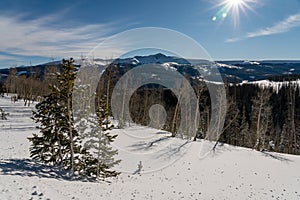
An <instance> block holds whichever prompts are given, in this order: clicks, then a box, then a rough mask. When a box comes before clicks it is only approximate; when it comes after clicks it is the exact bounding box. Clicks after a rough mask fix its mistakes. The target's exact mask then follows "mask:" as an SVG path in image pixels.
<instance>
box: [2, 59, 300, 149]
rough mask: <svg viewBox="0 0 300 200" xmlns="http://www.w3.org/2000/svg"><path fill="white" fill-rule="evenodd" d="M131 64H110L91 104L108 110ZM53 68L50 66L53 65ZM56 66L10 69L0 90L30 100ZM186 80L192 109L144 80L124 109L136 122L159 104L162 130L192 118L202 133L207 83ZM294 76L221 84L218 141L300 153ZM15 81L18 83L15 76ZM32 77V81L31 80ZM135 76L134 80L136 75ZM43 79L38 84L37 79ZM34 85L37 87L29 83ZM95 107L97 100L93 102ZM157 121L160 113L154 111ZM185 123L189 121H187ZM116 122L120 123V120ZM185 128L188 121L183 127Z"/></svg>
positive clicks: (207, 111)
mask: <svg viewBox="0 0 300 200" xmlns="http://www.w3.org/2000/svg"><path fill="white" fill-rule="evenodd" d="M130 69H131V66H126V67H122V68H121V67H119V66H117V65H112V64H111V65H109V66H108V67H107V68H106V71H105V72H104V74H103V76H102V78H101V79H100V81H99V83H98V88H97V98H96V99H97V100H98V103H97V102H96V104H98V105H101V104H103V102H101V101H105V105H106V108H107V110H108V111H109V114H110V115H112V113H111V105H110V103H111V95H112V92H113V90H114V87H115V85H116V84H117V82H118V81H119V80H120V78H121V77H122V76H123V74H125V73H126V72H127V71H128V70H130ZM52 70H53V69H52ZM57 71H59V69H55V68H54V70H53V71H51V70H49V72H46V73H44V75H43V76H37V74H38V73H36V72H35V73H32V74H33V75H30V76H28V75H26V76H25V75H24V76H20V75H18V76H16V73H15V72H14V71H13V69H12V71H11V73H10V75H9V78H8V79H7V82H6V84H5V87H4V88H5V90H6V91H7V92H11V93H17V94H18V97H20V98H21V97H23V98H24V97H25V98H27V97H28V96H29V97H30V98H31V99H32V100H34V99H36V97H37V96H41V97H44V96H45V95H47V94H49V93H50V92H51V90H49V88H48V86H47V85H49V83H50V84H51V83H53V81H55V79H53V76H52V75H53V74H56V73H57ZM186 77H187V79H188V80H189V81H190V83H191V85H192V87H193V89H194V91H195V93H196V96H197V100H198V105H197V109H196V110H194V111H188V112H186V116H181V113H182V112H181V108H182V105H180V102H179V101H178V99H177V97H176V95H175V94H174V93H173V92H172V90H170V89H168V88H165V87H163V86H161V85H155V84H149V85H144V86H142V87H140V88H139V89H137V90H136V91H135V92H134V93H133V95H132V96H131V98H130V102H129V110H130V115H131V119H132V120H133V121H134V122H135V123H137V124H141V125H149V123H150V116H149V109H150V108H151V107H152V106H153V105H155V104H160V105H162V106H163V107H164V108H165V110H166V119H165V124H164V126H163V129H164V130H167V131H170V132H171V133H172V136H182V133H180V132H178V127H179V125H181V124H180V123H182V122H183V123H187V122H189V121H193V122H195V123H198V126H199V128H198V130H196V133H195V134H193V135H192V136H193V139H194V140H196V139H200V138H207V135H208V134H207V133H208V132H209V131H211V130H209V122H210V119H211V116H212V111H211V102H210V94H209V91H208V88H207V86H206V83H205V82H204V81H201V80H197V81H196V80H195V79H192V78H189V77H188V76H186ZM295 78H297V77H296V76H295V77H294V76H293V77H290V78H289V76H282V77H280V79H279V78H278V77H275V78H274V79H276V80H284V81H287V82H289V83H288V84H285V85H282V87H280V88H279V89H277V88H276V90H275V89H273V88H272V87H268V86H265V87H264V88H263V87H259V86H258V85H255V84H251V83H248V84H235V83H231V84H225V88H226V104H227V105H226V106H227V113H226V114H225V113H222V115H226V116H225V124H224V127H223V129H222V130H221V131H220V132H218V133H217V134H218V135H220V137H219V140H218V141H217V142H220V143H228V144H232V145H236V146H243V147H249V148H254V149H257V150H259V151H263V150H269V151H276V152H283V153H291V154H300V93H299V85H296V84H295V83H294V82H293V80H295ZM18 81H20V83H18V84H17V82H18ZM35 81H36V82H35ZM136 81H137V80H136ZM41 83H42V84H41ZM34 87H36V88H37V89H30V88H34ZM96 107H97V106H96ZM196 111H197V112H199V113H200V116H199V119H195V118H192V117H191V115H189V113H191V112H196ZM155 117H156V119H157V120H158V121H160V118H162V117H163V116H160V112H157V115H156V116H155ZM187 124H188V123H187ZM119 125H122V124H121V123H120V122H119ZM185 128H186V130H184V131H186V132H190V131H191V130H189V127H187V126H186V127H185Z"/></svg>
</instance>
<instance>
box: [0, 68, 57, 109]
mask: <svg viewBox="0 0 300 200" xmlns="http://www.w3.org/2000/svg"><path fill="white" fill-rule="evenodd" d="M60 71H61V69H60V68H59V67H58V66H55V65H53V66H46V67H45V69H44V70H43V71H42V70H41V69H40V68H36V67H35V68H33V67H30V68H28V69H27V71H22V72H18V70H17V68H14V67H13V68H10V69H9V74H8V77H7V79H6V81H5V83H4V84H2V93H13V94H16V96H14V97H13V99H12V100H14V101H17V100H23V101H24V105H25V106H26V105H28V106H30V103H31V102H32V101H41V100H42V98H43V97H44V96H46V95H48V94H49V93H50V89H49V85H51V84H54V83H55V80H56V75H57V73H59V72H60ZM0 87H1V85H0Z"/></svg>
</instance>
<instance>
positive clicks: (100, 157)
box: [84, 98, 120, 178]
mask: <svg viewBox="0 0 300 200" xmlns="http://www.w3.org/2000/svg"><path fill="white" fill-rule="evenodd" d="M89 124H90V128H91V129H90V131H89V132H88V133H87V134H86V137H85V139H87V138H88V140H87V141H86V143H85V145H84V146H85V148H86V149H87V150H88V151H89V152H91V153H92V155H93V157H95V158H96V162H94V161H92V162H93V163H90V165H89V167H90V172H92V173H94V175H95V176H96V177H97V178H106V177H110V176H117V175H118V174H119V173H118V172H116V171H114V170H111V168H112V167H113V166H115V165H117V164H119V163H120V160H115V159H114V156H115V155H116V154H117V153H118V152H117V150H114V149H113V148H112V147H111V143H112V142H113V141H114V140H115V138H116V137H117V135H111V134H110V132H109V131H110V130H111V129H112V128H113V125H112V124H111V122H110V120H109V110H107V105H106V99H105V98H101V99H100V101H99V105H98V109H97V111H96V115H92V116H90V118H89Z"/></svg>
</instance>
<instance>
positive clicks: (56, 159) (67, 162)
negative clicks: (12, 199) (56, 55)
mask: <svg viewBox="0 0 300 200" xmlns="http://www.w3.org/2000/svg"><path fill="white" fill-rule="evenodd" d="M73 63H74V60H73V59H72V58H71V59H70V60H63V61H62V71H61V73H58V74H57V81H56V84H54V85H51V86H50V89H51V93H50V94H49V95H48V96H46V98H45V100H44V101H42V102H40V103H39V104H37V106H36V111H34V112H33V119H34V121H35V122H36V123H39V124H40V125H39V126H38V127H37V128H39V129H40V133H41V134H39V135H38V134H34V135H33V137H31V138H28V139H29V141H30V142H31V143H32V145H31V147H30V156H31V157H32V158H34V159H36V160H38V161H41V162H43V163H48V164H52V165H62V166H63V167H64V168H65V169H67V170H70V174H71V175H73V174H74V172H75V171H76V169H75V163H81V162H80V161H78V160H79V157H80V153H81V152H80V151H81V147H80V141H79V137H78V132H77V131H76V130H75V128H74V120H73V115H72V89H73V85H74V80H75V75H76V72H75V66H74V64H73ZM75 160H76V161H75Z"/></svg>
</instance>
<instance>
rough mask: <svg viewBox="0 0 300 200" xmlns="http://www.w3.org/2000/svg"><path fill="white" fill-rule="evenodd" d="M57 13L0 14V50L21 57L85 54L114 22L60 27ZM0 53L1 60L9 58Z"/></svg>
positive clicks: (108, 32)
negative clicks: (32, 16)
mask: <svg viewBox="0 0 300 200" xmlns="http://www.w3.org/2000/svg"><path fill="white" fill-rule="evenodd" d="M57 20H58V17H57V16H48V17H43V18H39V19H36V20H29V21H28V20H22V19H21V18H20V17H12V16H3V15H2V16H0V37H1V39H0V51H1V52H5V53H8V54H13V55H16V56H17V55H20V56H45V57H68V56H74V57H76V56H80V55H81V54H86V53H88V52H89V51H90V50H92V48H93V47H95V46H96V45H97V44H98V43H99V42H100V41H102V40H104V39H105V38H106V37H107V35H109V34H110V33H111V32H112V31H114V27H115V24H113V23H107V24H88V25H82V26H76V27H75V26H72V25H69V24H66V25H67V26H62V25H61V24H60V25H58V24H55V21H57ZM11 58H12V57H11V56H6V57H5V56H1V57H0V60H4V59H6V60H7V59H11Z"/></svg>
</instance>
